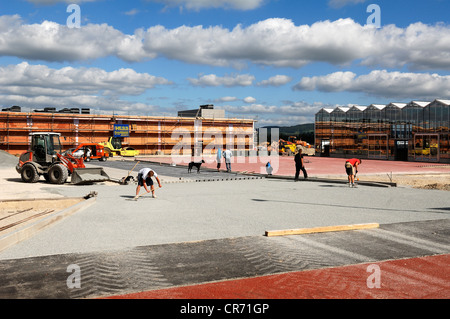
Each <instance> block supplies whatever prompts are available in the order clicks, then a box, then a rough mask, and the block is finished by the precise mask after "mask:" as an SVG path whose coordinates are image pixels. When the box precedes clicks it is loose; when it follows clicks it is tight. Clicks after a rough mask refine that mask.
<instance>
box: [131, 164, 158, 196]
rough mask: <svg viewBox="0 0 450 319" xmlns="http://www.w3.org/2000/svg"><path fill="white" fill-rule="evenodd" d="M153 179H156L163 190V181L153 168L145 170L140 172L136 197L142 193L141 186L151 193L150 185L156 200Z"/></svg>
mask: <svg viewBox="0 0 450 319" xmlns="http://www.w3.org/2000/svg"><path fill="white" fill-rule="evenodd" d="M152 177H154V178H156V181H157V182H158V186H159V187H160V188H161V187H162V186H161V181H160V180H159V177H158V174H156V172H155V171H154V170H152V169H151V168H143V169H141V170H140V171H139V172H138V176H137V179H138V186H137V188H136V196H138V195H139V192H140V191H141V186H144V188H145V190H146V191H147V193H150V191H149V190H148V185H150V190H151V192H152V196H153V198H156V195H155V187H154V186H153V179H152Z"/></svg>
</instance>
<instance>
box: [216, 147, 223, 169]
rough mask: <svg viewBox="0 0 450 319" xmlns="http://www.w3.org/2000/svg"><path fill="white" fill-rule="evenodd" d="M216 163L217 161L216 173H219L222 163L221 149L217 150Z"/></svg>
mask: <svg viewBox="0 0 450 319" xmlns="http://www.w3.org/2000/svg"><path fill="white" fill-rule="evenodd" d="M216 161H217V171H219V170H220V162H221V161H222V149H221V148H218V149H217V154H216Z"/></svg>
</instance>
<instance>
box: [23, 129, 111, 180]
mask: <svg viewBox="0 0 450 319" xmlns="http://www.w3.org/2000/svg"><path fill="white" fill-rule="evenodd" d="M60 136H61V134H59V133H54V132H43V133H31V134H30V137H31V147H30V150H29V151H28V152H26V153H24V154H22V155H21V156H20V157H19V163H18V164H17V166H16V171H17V172H18V173H19V174H20V175H21V177H22V180H23V181H24V182H26V183H36V182H37V181H38V180H39V178H40V176H41V175H43V176H44V178H45V180H46V181H47V182H49V183H51V184H63V183H65V182H66V180H67V178H68V177H69V176H71V183H72V184H77V185H78V184H90V183H94V182H102V181H107V180H109V179H110V178H109V176H108V175H107V174H106V173H105V171H104V170H103V169H102V168H87V167H86V166H85V165H84V162H83V159H82V158H75V157H74V156H72V154H70V153H66V154H65V155H62V147H61V141H60Z"/></svg>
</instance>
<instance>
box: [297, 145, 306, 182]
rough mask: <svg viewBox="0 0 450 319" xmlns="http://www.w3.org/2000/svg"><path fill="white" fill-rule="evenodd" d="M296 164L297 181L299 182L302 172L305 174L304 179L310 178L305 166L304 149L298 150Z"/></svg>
mask: <svg viewBox="0 0 450 319" xmlns="http://www.w3.org/2000/svg"><path fill="white" fill-rule="evenodd" d="M294 162H295V178H294V180H295V181H298V176H299V175H300V170H301V171H302V172H303V177H304V178H305V179H306V178H308V173H307V172H306V169H305V166H304V164H303V154H302V149H301V148H300V149H298V150H297V152H296V153H295V156H294Z"/></svg>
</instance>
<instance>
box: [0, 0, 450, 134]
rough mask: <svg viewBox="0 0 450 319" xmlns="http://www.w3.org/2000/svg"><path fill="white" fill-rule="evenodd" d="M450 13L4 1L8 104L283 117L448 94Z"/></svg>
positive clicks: (337, 0) (1, 42)
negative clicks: (207, 109) (206, 107)
mask: <svg viewBox="0 0 450 319" xmlns="http://www.w3.org/2000/svg"><path fill="white" fill-rule="evenodd" d="M71 4H76V5H77V6H78V7H77V8H79V9H80V11H79V13H80V14H79V15H76V14H77V13H78V12H77V11H72V10H69V12H68V7H69V5H71ZM371 4H375V5H377V8H378V9H379V11H369V12H368V10H367V9H368V7H369V5H371ZM449 9H450V1H448V0H428V1H417V0H397V1H393V0H390V1H386V0H384V1H381V0H380V1H375V0H374V1H372V0H368V1H366V0H318V1H288V0H223V1H219V0H129V1H118V0H78V1H77V0H68V1H66V0H16V1H3V0H2V1H1V2H0V105H1V106H2V107H10V106H12V105H20V106H22V108H23V110H24V111H30V110H34V109H42V108H44V107H57V108H64V107H80V108H81V107H89V108H91V109H93V110H94V111H93V112H96V113H105V114H112V113H115V114H130V115H154V116H176V115H177V111H179V110H186V109H194V108H197V107H198V106H199V105H201V104H214V105H215V107H216V108H222V109H225V111H226V115H227V116H228V117H237V118H252V119H256V120H257V121H258V124H257V126H264V125H282V126H284V125H296V124H302V123H310V122H313V121H314V114H315V113H316V112H317V111H318V110H320V108H322V107H335V106H338V105H344V106H346V105H353V104H358V105H369V104H372V103H375V104H388V103H390V102H406V103H407V102H410V101H412V100H424V101H432V100H434V99H436V98H442V99H449V98H450V73H449V71H450V25H449V21H448V12H449V11H450V10H449ZM378 12H379V18H380V19H379V20H372V19H370V20H369V22H371V23H369V24H373V23H372V22H379V27H377V26H375V25H368V23H367V22H368V18H369V17H372V14H375V13H378ZM68 18H69V20H70V21H69V22H75V21H77V19H78V18H79V21H80V27H79V28H78V27H70V25H68V23H67V21H68ZM72 18H74V19H72Z"/></svg>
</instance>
